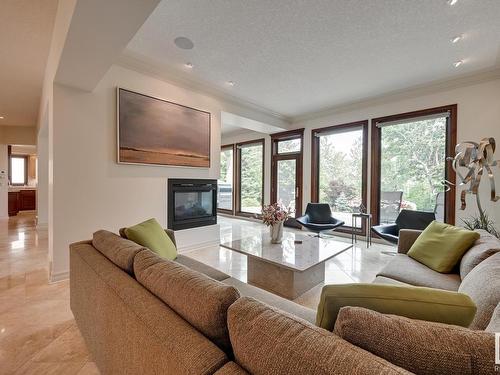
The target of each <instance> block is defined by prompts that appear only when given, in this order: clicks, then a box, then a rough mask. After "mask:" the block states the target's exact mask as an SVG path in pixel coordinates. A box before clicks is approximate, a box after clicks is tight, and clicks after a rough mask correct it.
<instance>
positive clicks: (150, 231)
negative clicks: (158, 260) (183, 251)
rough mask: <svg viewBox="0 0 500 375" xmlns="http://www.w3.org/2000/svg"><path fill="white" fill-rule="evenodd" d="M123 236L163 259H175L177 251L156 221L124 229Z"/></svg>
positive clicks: (152, 220)
mask: <svg viewBox="0 0 500 375" xmlns="http://www.w3.org/2000/svg"><path fill="white" fill-rule="evenodd" d="M125 235H126V236H127V238H128V239H129V240H131V241H134V242H136V243H138V244H139V245H142V246H144V247H147V248H148V249H150V250H152V251H154V252H155V253H156V254H158V255H159V256H161V257H162V258H165V259H170V260H174V259H175V258H177V249H176V247H175V245H174V243H173V242H172V240H171V239H170V237H169V236H168V235H167V234H166V233H165V231H164V230H163V228H162V227H161V225H160V224H159V223H158V222H157V221H156V219H149V220H146V221H145V222H143V223H140V224H137V225H134V226H133V227H130V228H126V229H125Z"/></svg>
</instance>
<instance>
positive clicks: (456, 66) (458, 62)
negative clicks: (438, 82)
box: [453, 60, 464, 68]
mask: <svg viewBox="0 0 500 375" xmlns="http://www.w3.org/2000/svg"><path fill="white" fill-rule="evenodd" d="M463 63H464V62H463V61H462V60H458V61H455V62H454V63H453V66H454V67H455V68H458V67H459V66H460V65H462V64H463Z"/></svg>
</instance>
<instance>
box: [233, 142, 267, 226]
mask: <svg viewBox="0 0 500 375" xmlns="http://www.w3.org/2000/svg"><path fill="white" fill-rule="evenodd" d="M259 143H260V144H262V196H261V197H262V199H261V205H263V204H264V184H265V179H264V178H265V160H266V140H265V138H258V139H253V140H251V141H245V142H238V143H235V145H234V147H235V151H236V174H235V178H236V184H235V186H236V193H235V197H236V198H235V203H236V206H235V215H236V216H242V217H260V216H261V215H260V214H254V213H251V212H244V211H241V147H242V146H247V145H252V144H259Z"/></svg>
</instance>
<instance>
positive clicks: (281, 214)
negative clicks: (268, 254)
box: [262, 203, 292, 243]
mask: <svg viewBox="0 0 500 375" xmlns="http://www.w3.org/2000/svg"><path fill="white" fill-rule="evenodd" d="M291 213H292V211H291V210H290V209H289V208H287V207H285V206H284V205H282V204H281V203H273V204H269V205H264V207H262V221H263V223H264V224H266V225H267V226H268V227H269V229H270V235H271V243H281V242H282V241H283V223H284V222H285V220H286V219H288V218H289V217H290V216H291Z"/></svg>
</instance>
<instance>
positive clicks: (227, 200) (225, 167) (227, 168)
mask: <svg viewBox="0 0 500 375" xmlns="http://www.w3.org/2000/svg"><path fill="white" fill-rule="evenodd" d="M233 163H234V158H233V148H232V146H231V147H230V148H225V149H222V151H221V154H220V178H219V181H218V192H217V207H218V208H220V209H223V210H232V209H233V194H234V190H233V170H234V168H233Z"/></svg>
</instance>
